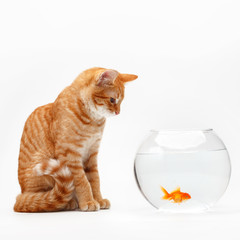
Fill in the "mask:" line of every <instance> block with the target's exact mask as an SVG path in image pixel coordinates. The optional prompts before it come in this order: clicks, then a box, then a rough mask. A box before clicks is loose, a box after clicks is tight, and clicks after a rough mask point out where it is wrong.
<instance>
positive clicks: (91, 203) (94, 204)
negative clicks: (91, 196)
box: [79, 200, 100, 211]
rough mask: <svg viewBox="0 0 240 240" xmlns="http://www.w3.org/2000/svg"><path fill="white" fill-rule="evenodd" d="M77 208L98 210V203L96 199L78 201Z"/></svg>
mask: <svg viewBox="0 0 240 240" xmlns="http://www.w3.org/2000/svg"><path fill="white" fill-rule="evenodd" d="M79 209H80V210H81V211H98V210H99V209H100V204H99V203H98V202H97V201H96V200H92V201H88V202H83V203H79Z"/></svg>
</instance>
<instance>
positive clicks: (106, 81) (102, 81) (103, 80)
mask: <svg viewBox="0 0 240 240" xmlns="http://www.w3.org/2000/svg"><path fill="white" fill-rule="evenodd" d="M118 75H119V73H118V72H117V71H115V70H106V71H105V72H103V73H102V74H101V75H100V77H99V79H98V80H97V85H98V86H104V85H111V84H113V83H114V81H115V80H116V78H117V76H118Z"/></svg>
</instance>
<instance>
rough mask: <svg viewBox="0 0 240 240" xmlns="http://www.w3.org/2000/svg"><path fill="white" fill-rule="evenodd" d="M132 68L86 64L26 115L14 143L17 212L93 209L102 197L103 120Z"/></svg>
mask: <svg viewBox="0 0 240 240" xmlns="http://www.w3.org/2000/svg"><path fill="white" fill-rule="evenodd" d="M136 78H137V76H136V75H133V74H120V73H118V72H117V71H115V70H107V69H104V68H91V69H88V70H86V71H84V72H82V73H81V74H80V75H79V76H78V77H77V79H76V80H75V81H74V82H73V83H72V84H71V85H70V86H68V87H67V88H65V89H64V90H63V91H62V92H61V93H60V95H59V96H58V98H57V99H56V100H55V102H54V103H50V104H47V105H45V106H42V107H39V108H37V109H36V110H35V111H34V112H33V113H32V114H31V115H30V116H29V118H28V119H27V121H26V123H25V126H24V130H23V134H22V139H21V146H20V154H19V166H18V179H19V184H20V186H21V192H22V193H21V194H20V195H18V196H17V199H16V203H15V206H14V210H15V211H17V212H43V211H58V210H73V209H76V208H79V209H80V210H82V211H95V210H99V209H100V208H101V209H106V208H109V207H110V202H109V201H108V200H107V199H103V198H102V195H101V192H100V182H99V175H98V168H97V155H98V148H99V144H100V141H101V137H102V133H103V129H104V125H105V120H106V117H108V116H113V115H117V114H119V112H120V104H121V102H122V100H123V97H124V83H125V82H128V81H132V80H134V79H136Z"/></svg>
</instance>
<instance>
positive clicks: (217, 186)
mask: <svg viewBox="0 0 240 240" xmlns="http://www.w3.org/2000/svg"><path fill="white" fill-rule="evenodd" d="M134 172H135V177H136V181H137V184H138V187H139V189H140V191H141V192H142V194H143V196H144V197H145V198H146V199H147V201H148V202H149V203H151V204H152V205H153V206H154V207H156V208H157V209H159V210H162V211H166V212H198V211H204V210H207V209H208V208H209V207H211V206H212V205H213V204H214V203H215V202H216V201H217V200H218V199H219V198H220V197H221V196H222V195H223V193H224V192H225V190H226V188H227V186H228V183H229V179H230V175H231V164H230V159H229V155H228V152H227V149H226V147H225V145H224V143H223V142H222V140H221V139H220V138H219V137H218V136H217V135H216V133H215V132H214V131H213V130H212V129H207V130H163V131H155V130H152V131H150V132H149V134H148V136H147V137H146V138H145V140H144V141H143V142H142V144H141V146H140V148H139V149H138V152H137V154H136V158H135V162H134Z"/></svg>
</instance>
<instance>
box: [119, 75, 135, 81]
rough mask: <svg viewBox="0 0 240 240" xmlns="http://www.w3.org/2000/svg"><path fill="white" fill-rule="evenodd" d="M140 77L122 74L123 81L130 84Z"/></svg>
mask: <svg viewBox="0 0 240 240" xmlns="http://www.w3.org/2000/svg"><path fill="white" fill-rule="evenodd" d="M137 78H138V76H137V75H134V74H121V80H122V81H123V82H124V83H125V82H130V81H133V80H135V79H137Z"/></svg>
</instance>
